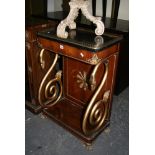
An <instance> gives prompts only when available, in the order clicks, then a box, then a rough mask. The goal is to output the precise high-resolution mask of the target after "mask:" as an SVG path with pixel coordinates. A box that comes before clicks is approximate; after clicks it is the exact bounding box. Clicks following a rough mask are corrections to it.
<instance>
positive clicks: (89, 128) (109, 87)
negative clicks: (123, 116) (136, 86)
mask: <svg viewBox="0 0 155 155" xmlns="http://www.w3.org/2000/svg"><path fill="white" fill-rule="evenodd" d="M121 40H122V37H121V36H117V35H112V34H110V33H109V34H108V33H105V34H104V35H102V36H96V35H95V34H94V32H93V31H91V30H86V29H82V28H81V29H77V30H70V31H69V37H68V38H67V39H62V38H58V37H57V36H56V31H55V28H51V29H47V30H43V31H40V32H38V38H37V42H38V45H39V47H40V48H41V51H40V56H41V57H40V64H39V65H40V66H42V65H43V64H44V65H46V60H45V59H44V57H43V56H44V54H45V53H46V52H47V51H48V52H49V51H50V52H51V53H53V54H54V55H55V56H54V60H53V63H52V65H51V66H50V67H49V69H48V71H47V72H46V74H45V76H44V77H43V78H42V80H41V83H40V86H39V91H38V101H39V103H40V105H41V107H42V111H43V113H44V114H45V115H47V116H48V117H50V118H51V119H52V120H54V121H56V122H57V123H58V124H60V125H61V126H63V127H64V128H66V129H68V130H69V131H70V132H71V133H72V134H74V135H75V136H77V137H78V138H80V139H81V140H82V141H84V142H85V143H86V144H91V143H92V141H93V140H94V139H95V138H96V137H97V135H99V133H101V131H102V130H103V129H104V128H105V127H106V126H107V125H109V121H110V113H111V106H112V96H113V90H114V83H115V74H116V68H117V61H118V54H119V42H120V41H121ZM53 70H54V72H55V77H54V78H52V76H51V74H52V73H53ZM49 77H51V78H49Z"/></svg>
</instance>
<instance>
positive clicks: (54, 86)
mask: <svg viewBox="0 0 155 155" xmlns="http://www.w3.org/2000/svg"><path fill="white" fill-rule="evenodd" d="M43 51H44V50H41V52H43ZM40 55H41V56H42V53H41V54H40ZM40 60H41V61H40V65H41V66H42V62H43V60H42V57H41V59H40ZM57 60H58V54H56V55H55V58H54V61H53V64H52V65H51V67H50V68H49V70H48V71H47V73H46V74H45V76H44V78H43V79H42V81H41V83H40V87H39V91H38V100H39V103H40V105H41V106H42V107H51V106H53V105H55V104H56V103H57V102H58V101H59V99H60V98H61V96H62V82H61V76H62V71H61V70H60V71H58V72H57V73H56V75H55V78H54V79H52V80H50V81H49V82H48V83H47V84H46V86H45V90H44V89H43V85H44V84H45V81H46V79H47V78H48V76H49V75H50V73H51V72H52V70H53V68H54V67H55V65H56V63H57ZM58 85H59V86H58ZM43 91H44V96H45V99H46V101H44V102H43V101H42V98H41V94H42V92H43Z"/></svg>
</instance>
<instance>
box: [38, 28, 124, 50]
mask: <svg viewBox="0 0 155 155" xmlns="http://www.w3.org/2000/svg"><path fill="white" fill-rule="evenodd" d="M67 31H68V33H69V36H68V38H67V39H64V38H59V37H57V35H56V29H55V28H51V29H47V30H44V31H41V32H38V36H40V37H43V38H47V39H49V40H54V41H58V42H61V43H65V44H70V45H72V46H75V47H78V48H83V49H86V50H89V51H92V52H97V51H101V50H103V49H104V48H107V47H109V46H111V45H113V44H115V43H117V42H119V41H121V40H122V36H114V35H112V34H106V33H104V34H103V35H102V36H96V35H95V32H94V31H91V30H86V29H80V28H79V29H76V30H67Z"/></svg>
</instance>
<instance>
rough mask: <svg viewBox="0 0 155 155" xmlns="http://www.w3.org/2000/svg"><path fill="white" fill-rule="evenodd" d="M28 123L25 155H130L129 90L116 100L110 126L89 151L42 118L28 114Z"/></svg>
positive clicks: (66, 132) (27, 112)
mask: <svg viewBox="0 0 155 155" xmlns="http://www.w3.org/2000/svg"><path fill="white" fill-rule="evenodd" d="M25 119H26V121H25V151H26V152H25V154H26V155H73V154H74V155H87V154H89V155H128V154H129V88H127V89H125V90H124V91H123V92H122V93H121V94H120V95H119V96H114V97H113V108H112V115H111V124H110V126H109V127H108V128H107V129H106V130H105V131H104V132H102V134H101V135H99V137H98V138H97V139H96V140H95V142H94V144H93V145H92V147H89V148H87V147H86V146H85V145H84V144H83V143H82V142H81V141H80V140H79V139H77V138H76V137H74V136H73V135H72V134H70V133H69V132H68V131H66V130H65V129H63V128H62V127H60V126H58V125H57V124H56V123H54V122H52V121H51V120H49V119H47V118H45V117H44V116H43V115H42V114H39V115H34V114H32V113H31V112H29V111H28V110H26V117H25Z"/></svg>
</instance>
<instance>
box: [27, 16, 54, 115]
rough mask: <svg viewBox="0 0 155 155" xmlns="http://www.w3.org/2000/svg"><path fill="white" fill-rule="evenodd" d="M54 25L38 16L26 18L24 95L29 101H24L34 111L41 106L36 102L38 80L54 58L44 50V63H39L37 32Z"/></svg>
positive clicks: (39, 109) (38, 110) (36, 111)
mask: <svg viewBox="0 0 155 155" xmlns="http://www.w3.org/2000/svg"><path fill="white" fill-rule="evenodd" d="M54 25H56V23H55V22H52V21H48V20H43V19H39V18H34V17H33V18H32V17H31V18H28V19H26V32H25V46H26V74H25V75H26V77H25V78H26V88H27V89H26V93H27V92H29V95H26V97H27V96H28V97H27V98H29V101H26V107H27V108H28V109H30V110H31V111H32V112H34V113H38V112H40V111H41V106H40V104H39V102H38V88H39V85H40V81H41V79H42V78H43V76H44V75H45V73H46V71H47V69H48V68H49V66H50V65H51V62H52V60H53V58H54V56H53V53H51V52H46V53H45V54H44V59H45V60H46V64H42V66H40V65H39V62H40V57H41V56H40V50H41V49H40V48H39V47H38V44H37V32H38V31H41V30H43V29H47V28H49V27H53V26H54Z"/></svg>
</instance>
